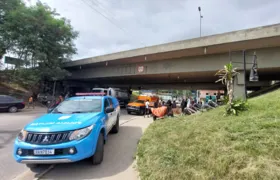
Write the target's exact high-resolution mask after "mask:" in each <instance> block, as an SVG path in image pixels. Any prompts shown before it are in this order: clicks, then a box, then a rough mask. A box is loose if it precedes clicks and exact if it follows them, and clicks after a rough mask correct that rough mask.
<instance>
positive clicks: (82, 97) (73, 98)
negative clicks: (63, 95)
mask: <svg viewBox="0 0 280 180" xmlns="http://www.w3.org/2000/svg"><path fill="white" fill-rule="evenodd" d="M103 98H113V99H114V97H112V96H75V97H71V98H68V99H70V100H77V99H103Z"/></svg>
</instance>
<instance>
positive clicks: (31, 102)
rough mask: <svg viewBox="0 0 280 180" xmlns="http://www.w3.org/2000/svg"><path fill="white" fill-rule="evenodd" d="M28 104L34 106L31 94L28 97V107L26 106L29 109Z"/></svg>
mask: <svg viewBox="0 0 280 180" xmlns="http://www.w3.org/2000/svg"><path fill="white" fill-rule="evenodd" d="M30 106H32V107H33V109H34V108H35V105H34V99H33V96H30V97H29V98H28V107H27V108H28V109H29V108H30Z"/></svg>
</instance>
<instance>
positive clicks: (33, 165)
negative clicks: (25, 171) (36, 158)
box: [26, 164, 38, 169]
mask: <svg viewBox="0 0 280 180" xmlns="http://www.w3.org/2000/svg"><path fill="white" fill-rule="evenodd" d="M37 166H38V164H26V167H28V168H29V169H34V168H36V167H37Z"/></svg>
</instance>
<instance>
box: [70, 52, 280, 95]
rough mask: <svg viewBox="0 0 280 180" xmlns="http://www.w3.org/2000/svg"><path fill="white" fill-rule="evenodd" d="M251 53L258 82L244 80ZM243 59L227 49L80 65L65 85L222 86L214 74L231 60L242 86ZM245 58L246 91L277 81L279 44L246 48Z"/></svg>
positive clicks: (238, 54) (134, 86) (239, 53)
mask: <svg viewBox="0 0 280 180" xmlns="http://www.w3.org/2000/svg"><path fill="white" fill-rule="evenodd" d="M254 52H256V54H257V64H258V74H259V82H249V81H248V80H249V75H250V70H251V67H252V60H253V57H252V55H253V53H254ZM243 58H244V57H243V54H242V51H238V52H235V53H231V57H229V53H228V52H227V53H220V54H210V55H208V54H206V55H201V56H192V57H182V58H176V59H165V60H161V61H144V62H143V63H127V64H119V65H112V63H110V62H109V63H106V64H103V65H102V64H97V65H95V66H92V65H89V66H81V67H76V68H72V69H69V70H70V71H71V73H72V76H71V77H70V78H69V79H68V85H71V86H81V85H82V84H83V86H86V87H96V86H99V87H123V88H132V89H139V88H141V89H190V90H195V89H201V90H203V89H209V90H216V89H225V86H224V85H222V84H221V83H215V82H216V80H217V79H218V77H217V76H215V73H216V72H217V71H218V70H219V69H221V68H223V66H224V65H225V64H227V63H229V62H230V61H231V62H232V63H233V65H234V66H235V67H237V68H238V69H239V70H240V71H239V72H240V74H239V75H238V78H237V80H236V82H237V85H239V86H240V87H242V88H243V86H244V83H245V81H244V71H243V69H244V63H243ZM245 58H246V86H247V89H248V90H255V89H258V88H259V87H263V86H269V85H270V82H271V81H272V80H280V47H273V48H262V49H254V50H248V51H246V56H245ZM139 67H142V70H143V71H142V72H139V71H138V70H139V69H138V68H139ZM78 84H79V85H78ZM242 88H241V89H242ZM241 89H240V90H241Z"/></svg>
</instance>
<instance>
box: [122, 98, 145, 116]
mask: <svg viewBox="0 0 280 180" xmlns="http://www.w3.org/2000/svg"><path fill="white" fill-rule="evenodd" d="M126 110H127V114H131V113H132V112H134V113H137V114H141V115H144V113H145V101H143V100H136V101H134V102H131V103H129V104H128V105H127V106H126Z"/></svg>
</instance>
